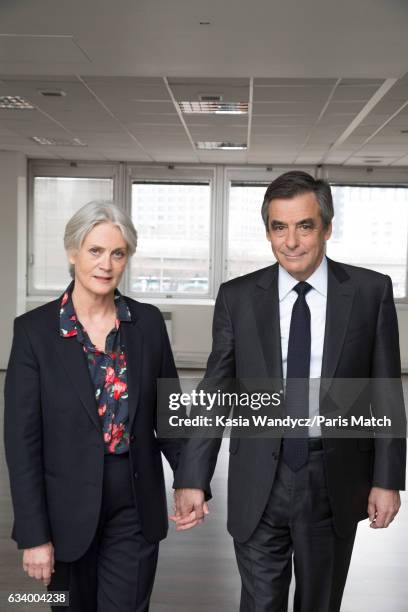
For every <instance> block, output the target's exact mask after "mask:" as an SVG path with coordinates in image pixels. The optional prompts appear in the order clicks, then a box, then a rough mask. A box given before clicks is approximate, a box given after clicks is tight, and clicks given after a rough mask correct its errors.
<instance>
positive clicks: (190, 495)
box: [169, 489, 209, 531]
mask: <svg viewBox="0 0 408 612" xmlns="http://www.w3.org/2000/svg"><path fill="white" fill-rule="evenodd" d="M206 514H209V510H208V505H207V502H205V501H204V491H202V490H201V489H176V490H175V491H174V514H173V515H172V516H170V517H169V518H170V519H171V520H172V521H174V522H175V523H176V530H177V531H185V530H186V529H191V528H192V527H195V526H196V525H200V524H201V523H202V522H203V521H204V516H205V515H206Z"/></svg>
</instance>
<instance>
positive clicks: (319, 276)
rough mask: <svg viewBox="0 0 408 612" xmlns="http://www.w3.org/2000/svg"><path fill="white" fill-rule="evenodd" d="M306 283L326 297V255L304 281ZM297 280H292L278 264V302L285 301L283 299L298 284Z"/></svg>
mask: <svg viewBox="0 0 408 612" xmlns="http://www.w3.org/2000/svg"><path fill="white" fill-rule="evenodd" d="M306 281H307V282H308V283H309V285H311V286H312V287H313V289H316V291H318V293H320V294H321V295H323V296H324V297H327V258H326V255H324V256H323V259H322V261H321V263H320V265H319V267H318V268H316V270H315V271H314V272H313V274H311V275H310V276H309V278H307V279H306ZM298 282H299V281H298V280H297V279H296V278H294V277H293V276H292V275H291V274H289V272H288V271H287V270H285V268H284V267H283V266H281V265H280V264H279V280H278V286H279V301H280V302H282V300H284V299H285V297H286V296H287V295H288V294H289V293H290V292H291V291H292V290H293V288H294V287H295V286H296V285H297V284H298Z"/></svg>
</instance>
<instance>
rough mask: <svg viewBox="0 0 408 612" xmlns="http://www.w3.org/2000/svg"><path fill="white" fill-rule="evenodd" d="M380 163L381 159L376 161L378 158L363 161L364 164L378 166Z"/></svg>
mask: <svg viewBox="0 0 408 612" xmlns="http://www.w3.org/2000/svg"><path fill="white" fill-rule="evenodd" d="M381 162H382V159H378V158H375V159H374V158H373V159H365V160H364V163H365V164H380V163H381Z"/></svg>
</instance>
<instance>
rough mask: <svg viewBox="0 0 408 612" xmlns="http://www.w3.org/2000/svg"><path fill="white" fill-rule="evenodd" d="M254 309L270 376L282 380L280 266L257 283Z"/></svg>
mask: <svg viewBox="0 0 408 612" xmlns="http://www.w3.org/2000/svg"><path fill="white" fill-rule="evenodd" d="M253 308H254V313H255V320H256V324H257V328H258V337H259V341H260V343H261V346H262V351H263V356H264V359H265V364H266V371H267V372H268V376H269V377H270V378H279V379H282V353H281V339H280V318H279V290H278V264H275V265H273V266H271V268H268V269H267V270H266V271H265V274H264V275H263V276H261V278H260V279H259V281H258V282H257V285H256V287H255V291H254V297H253Z"/></svg>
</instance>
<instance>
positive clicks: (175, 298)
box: [124, 164, 218, 304]
mask: <svg viewBox="0 0 408 612" xmlns="http://www.w3.org/2000/svg"><path fill="white" fill-rule="evenodd" d="M127 175H128V180H127V189H126V193H127V197H126V210H127V212H128V213H129V214H130V215H131V214H132V186H133V184H134V183H137V182H138V181H140V182H141V181H143V182H145V181H146V182H148V181H152V182H158V183H160V182H161V181H162V182H163V183H175V184H177V183H193V184H194V183H203V182H205V183H207V182H208V183H209V187H210V210H209V214H210V220H209V253H208V255H209V269H208V291H207V292H206V293H200V294H197V293H188V292H186V293H183V294H181V295H180V294H177V293H168V292H164V291H161V292H157V291H155V292H153V291H146V292H138V291H132V290H131V287H130V265H129V266H128V267H127V269H126V272H125V279H124V281H125V286H126V289H127V295H129V297H133V298H136V299H138V300H146V301H150V302H152V301H154V302H156V303H168V304H175V303H184V302H191V301H194V303H195V304H196V303H201V304H202V303H208V301H209V300H210V301H211V302H212V301H213V300H214V298H215V290H216V283H215V278H216V274H215V265H214V262H215V261H217V248H216V244H217V239H216V235H217V222H216V215H215V201H216V197H215V194H216V190H217V172H216V168H215V166H202V167H199V166H189V165H185V164H181V165H177V166H176V167H174V168H173V167H171V166H170V167H169V166H160V165H157V164H154V165H153V164H152V165H144V164H140V165H139V164H129V167H128V172H127ZM136 229H137V223H136ZM136 257H137V251H136ZM217 290H218V287H217Z"/></svg>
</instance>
